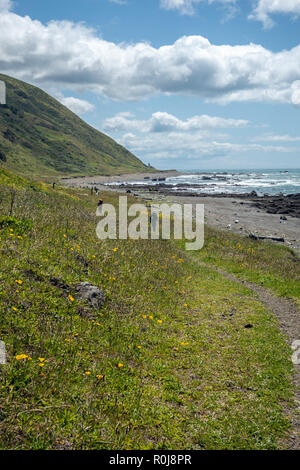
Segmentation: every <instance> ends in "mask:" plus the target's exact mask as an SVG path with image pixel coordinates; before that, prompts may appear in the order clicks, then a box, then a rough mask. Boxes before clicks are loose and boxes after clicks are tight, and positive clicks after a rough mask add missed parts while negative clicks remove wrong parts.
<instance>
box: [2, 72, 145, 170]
mask: <svg viewBox="0 0 300 470" xmlns="http://www.w3.org/2000/svg"><path fill="white" fill-rule="evenodd" d="M0 80H3V81H4V82H5V83H6V89H7V94H6V96H7V100H6V101H7V104H6V105H1V106H0V160H1V162H2V164H4V165H5V166H6V167H7V168H9V169H13V170H15V171H18V172H21V173H25V174H31V175H32V174H36V175H39V176H52V175H53V176H55V175H63V174H73V175H76V174H81V175H86V174H89V175H91V174H119V173H123V172H130V171H134V172H135V171H137V172H138V171H145V169H146V168H147V167H146V166H145V165H144V164H143V163H142V162H141V161H140V160H139V159H138V158H137V157H135V156H134V155H133V154H132V153H130V152H129V151H128V150H127V149H125V148H124V147H122V146H121V145H119V144H117V143H116V142H115V141H114V140H113V139H111V138H110V137H108V136H107V135H105V134H102V133H101V132H99V131H97V130H95V129H94V128H92V127H91V126H89V125H88V124H86V123H85V122H84V121H83V120H82V119H80V118H79V117H78V116H76V115H75V114H74V113H72V112H71V111H70V110H69V109H67V108H66V107H65V106H63V105H62V104H61V103H59V102H58V101H56V100H55V99H54V98H52V97H51V96H49V95H48V94H47V93H45V92H44V91H42V90H40V89H39V88H36V87H34V86H31V85H28V84H27V83H24V82H21V81H19V80H16V79H14V78H11V77H8V76H6V75H2V74H0Z"/></svg>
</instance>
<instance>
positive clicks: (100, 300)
mask: <svg viewBox="0 0 300 470" xmlns="http://www.w3.org/2000/svg"><path fill="white" fill-rule="evenodd" d="M76 290H77V293H78V298H79V300H86V301H87V303H88V304H89V306H90V307H92V308H94V309H99V308H101V307H103V305H104V302H105V293H104V291H103V290H102V289H99V288H98V287H96V286H93V285H92V284H90V283H89V282H81V283H80V284H78V285H77V286H76Z"/></svg>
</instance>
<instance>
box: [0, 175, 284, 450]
mask: <svg viewBox="0 0 300 470" xmlns="http://www.w3.org/2000/svg"><path fill="white" fill-rule="evenodd" d="M12 184H14V185H15V188H17V198H16V204H15V209H14V217H15V219H14V220H12V221H11V222H10V223H8V224H6V225H5V224H3V223H2V226H1V229H0V251H1V277H0V308H1V316H0V338H1V339H2V340H4V341H5V343H6V345H7V349H8V353H9V364H8V365H7V366H0V367H2V368H3V373H2V374H1V382H0V392H1V406H0V414H1V420H0V448H6V449H7V448H18V449H30V448H31V449H32V448H33V449H44V448H47V449H60V448H76V449H147V448H151V449H152V448H155V449H192V448H193V449H221V448H226V449H273V448H276V447H277V446H278V440H279V439H280V438H281V437H282V435H283V434H284V432H285V431H286V430H287V429H288V427H289V422H288V419H287V418H286V417H285V415H284V411H283V408H284V407H286V406H287V404H290V403H291V393H292V390H291V385H290V374H291V363H290V350H289V348H288V347H287V345H286V342H285V340H284V337H283V336H282V334H281V333H280V331H279V328H278V324H277V321H276V320H275V319H274V317H273V316H272V315H270V313H269V312H268V311H266V309H265V308H264V307H263V306H262V305H261V304H260V303H259V302H257V301H256V299H255V297H254V296H252V294H251V293H250V292H249V291H248V290H247V289H245V288H244V287H242V286H239V285H235V284H233V283H231V282H230V281H228V280H225V279H224V278H222V277H221V276H220V275H218V274H217V273H215V272H214V271H212V270H209V269H204V268H201V269H200V268H199V266H198V265H197V262H196V261H197V255H196V256H195V254H194V253H192V254H191V253H190V254H187V253H185V252H183V251H182V250H181V249H180V248H179V247H178V246H176V245H175V244H173V243H172V242H165V241H152V242H150V241H110V240H107V241H100V240H97V238H96V236H95V224H96V218H95V215H94V214H95V202H96V200H95V199H93V198H92V197H91V196H90V195H89V193H88V192H87V191H73V190H68V189H65V188H59V189H57V190H56V191H52V189H50V188H49V187H47V186H45V185H37V184H33V185H30V184H29V183H28V182H27V181H25V180H22V179H20V178H16V177H14V176H13V175H10V174H9V173H6V174H3V173H2V174H1V173H0V185H1V186H0V191H1V214H4V215H5V216H6V215H7V214H8V211H9V206H10V197H11V196H10V185H12ZM105 199H106V202H116V201H117V197H116V196H115V195H113V194H110V195H105ZM4 220H7V219H4ZM22 220H26V221H27V223H25V224H24V222H22ZM209 243H211V241H209ZM224 243H225V244H226V240H224ZM115 248H117V250H115ZM212 249H215V247H214V246H212V247H210V245H209V244H208V245H207V247H206V248H205V250H206V251H204V252H203V254H204V253H205V256H206V257H208V256H209V253H211V250H212ZM114 250H115V251H114ZM278 253H279V252H278ZM278 256H280V254H278ZM194 260H195V262H194ZM55 279H56V281H55ZM57 280H60V281H61V282H63V283H64V284H65V285H68V286H70V287H69V288H67V289H66V290H63V289H61V288H60V287H58V285H57V284H58V283H57ZM84 280H89V281H90V282H92V283H94V284H96V285H98V286H101V287H103V289H104V290H105V292H106V294H107V302H106V305H105V307H104V308H103V309H102V311H100V312H95V313H94V317H93V318H86V317H85V316H84V306H83V305H82V303H80V302H79V301H78V299H77V298H76V294H75V293H74V291H73V289H72V286H73V285H74V284H76V282H78V281H84ZM16 281H19V282H16ZM69 295H71V299H70V298H69ZM73 298H74V299H75V300H74V301H73V300H72V299H73ZM247 323H252V324H253V325H254V328H252V329H245V328H244V326H245V324H247ZM19 354H25V355H27V356H30V358H31V360H29V359H28V358H27V359H20V360H17V359H16V358H15V356H16V355H19ZM39 358H40V359H45V360H46V362H45V361H44V362H43V361H41V360H40V359H39ZM40 363H44V364H45V365H44V366H43V367H41V366H40ZM121 364H122V367H119V365H121ZM97 376H99V377H97ZM101 376H103V377H101Z"/></svg>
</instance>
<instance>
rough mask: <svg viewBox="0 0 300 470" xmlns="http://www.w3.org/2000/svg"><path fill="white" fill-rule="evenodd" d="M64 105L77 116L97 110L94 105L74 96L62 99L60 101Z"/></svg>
mask: <svg viewBox="0 0 300 470" xmlns="http://www.w3.org/2000/svg"><path fill="white" fill-rule="evenodd" d="M59 101H60V102H61V103H62V104H63V105H65V106H67V108H69V109H70V110H71V111H73V113H75V114H80V115H81V114H85V113H88V112H89V111H93V109H94V108H95V107H94V105H93V104H91V103H89V102H88V101H85V100H80V99H78V98H74V97H73V96H69V97H66V98H60V100H59Z"/></svg>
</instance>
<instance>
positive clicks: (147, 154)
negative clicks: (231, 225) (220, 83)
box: [118, 132, 299, 161]
mask: <svg viewBox="0 0 300 470" xmlns="http://www.w3.org/2000/svg"><path fill="white" fill-rule="evenodd" d="M118 141H119V142H120V143H121V144H122V145H124V146H125V147H126V148H128V149H129V150H131V151H132V152H134V153H135V154H136V155H140V156H142V157H143V159H144V160H146V159H151V161H152V160H154V159H157V160H161V159H170V160H172V159H174V160H176V159H184V160H186V159H190V160H197V159H203V158H205V159H211V158H215V157H218V158H219V157H222V156H226V155H233V154H235V155H236V154H237V155H238V154H241V153H247V152H251V154H253V152H259V153H265V154H273V153H289V152H291V153H292V152H295V151H296V150H298V151H299V149H295V148H292V147H285V146H277V145H261V144H256V143H245V144H238V143H232V142H222V141H219V140H216V139H213V138H210V139H209V138H208V136H207V135H202V134H199V133H192V132H187V133H182V132H170V133H168V134H164V135H163V136H162V135H160V134H159V133H156V134H155V133H150V134H144V135H138V134H134V133H126V134H124V135H123V136H122V138H121V139H118Z"/></svg>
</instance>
